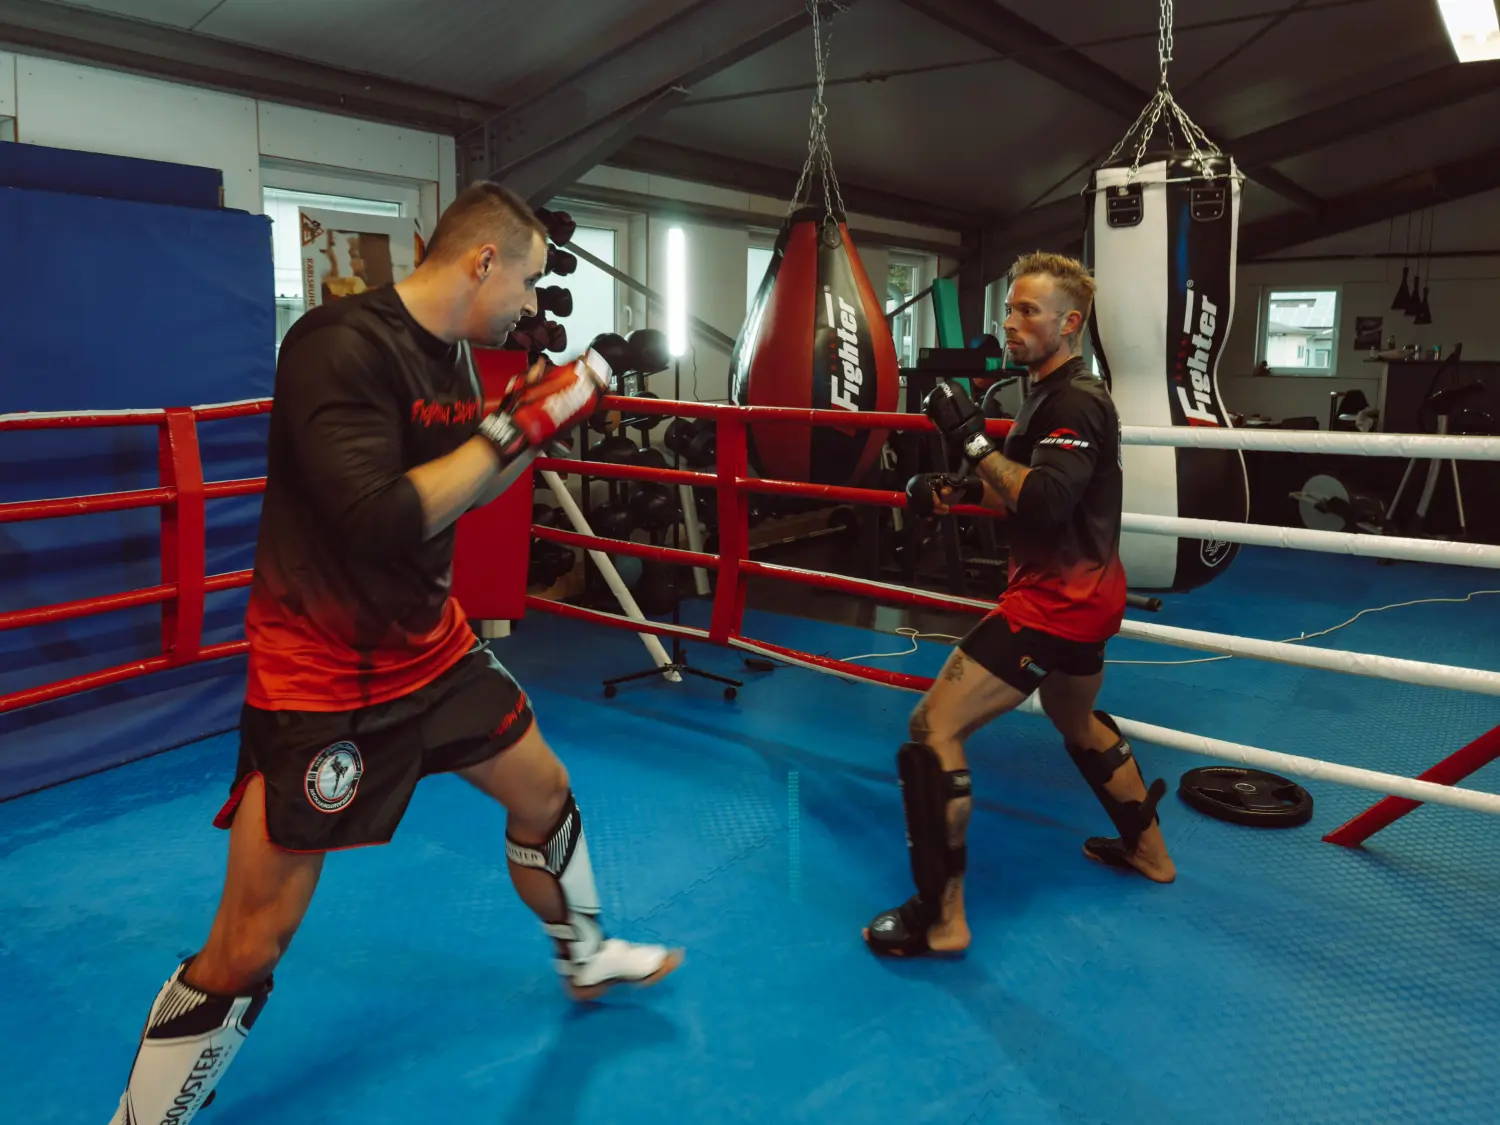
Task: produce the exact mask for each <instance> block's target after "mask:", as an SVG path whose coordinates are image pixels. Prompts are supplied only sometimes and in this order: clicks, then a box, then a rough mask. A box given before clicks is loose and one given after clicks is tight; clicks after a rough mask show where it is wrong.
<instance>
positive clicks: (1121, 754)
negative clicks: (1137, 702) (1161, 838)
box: [1066, 711, 1167, 858]
mask: <svg viewBox="0 0 1500 1125" xmlns="http://www.w3.org/2000/svg"><path fill="white" fill-rule="evenodd" d="M1094 717H1095V718H1096V719H1098V720H1099V721H1100V722H1101V723H1103V724H1104V725H1105V726H1107V727H1108V728H1109V729H1110V730H1112V731H1114V733H1115V734H1116V735H1117V736H1118V738H1119V741H1117V742H1116V743H1115V744H1114V745H1113V746H1111V747H1110V748H1109V749H1108V750H1103V751H1100V750H1086V749H1084V748H1083V747H1082V746H1078V745H1076V744H1074V743H1072V742H1068V743H1066V746H1067V748H1068V756H1069V757H1070V758H1072V759H1073V764H1074V765H1075V766H1077V767H1078V772H1079V773H1081V774H1083V779H1084V780H1085V781H1087V782H1088V783H1089V788H1090V789H1092V790H1093V791H1094V796H1095V797H1097V798H1098V799H1099V803H1100V804H1101V805H1103V806H1104V811H1105V812H1106V813H1108V814H1109V819H1110V820H1111V821H1113V822H1114V826H1115V828H1116V830H1118V831H1119V833H1120V842H1119V846H1120V848H1122V849H1123V851H1124V852H1125V853H1126V854H1133V853H1134V852H1135V849H1136V846H1137V845H1138V844H1139V843H1140V842H1141V833H1143V832H1145V831H1146V829H1148V828H1150V827H1151V825H1153V824H1154V823H1156V819H1157V817H1156V806H1157V804H1158V803H1159V802H1160V801H1161V799H1162V798H1163V797H1164V796H1166V793H1167V783H1166V782H1165V781H1164V780H1162V779H1161V778H1157V779H1156V780H1155V781H1153V782H1152V783H1151V786H1150V788H1149V789H1147V791H1146V799H1145V800H1144V801H1120V800H1116V799H1115V798H1114V797H1113V796H1111V795H1110V792H1109V790H1108V789H1107V788H1106V786H1107V785H1108V784H1109V782H1110V781H1111V780H1112V779H1113V778H1114V776H1115V774H1116V773H1117V772H1118V771H1119V770H1121V769H1123V768H1126V767H1133V768H1134V769H1135V770H1136V771H1137V773H1138V774H1139V771H1140V764H1139V763H1138V762H1136V760H1135V756H1134V755H1133V754H1132V753H1131V751H1130V743H1129V742H1127V741H1126V739H1125V736H1124V735H1122V734H1120V728H1119V727H1118V726H1117V725H1116V723H1115V721H1114V719H1112V718H1111V717H1110V716H1109V715H1107V714H1105V713H1104V712H1103V711H1095V712H1094ZM1140 777H1141V782H1142V784H1144V783H1145V780H1146V779H1145V775H1143V774H1141V775H1140ZM1096 843H1103V841H1096V840H1090V841H1089V845H1090V846H1091V847H1092V846H1093V845H1095V844H1096ZM1095 850H1099V849H1097V848H1096V849H1095ZM1101 858H1111V857H1102V856H1101Z"/></svg>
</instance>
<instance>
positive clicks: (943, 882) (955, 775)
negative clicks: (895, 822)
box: [896, 742, 973, 922]
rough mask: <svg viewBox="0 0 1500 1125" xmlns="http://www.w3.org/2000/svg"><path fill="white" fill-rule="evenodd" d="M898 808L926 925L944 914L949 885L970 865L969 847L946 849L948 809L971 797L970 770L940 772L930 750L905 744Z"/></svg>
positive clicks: (899, 764)
mask: <svg viewBox="0 0 1500 1125" xmlns="http://www.w3.org/2000/svg"><path fill="white" fill-rule="evenodd" d="M896 768H897V775H898V776H899V777H900V779H901V803H902V806H903V808H904V809H905V812H906V847H907V850H908V852H909V853H910V855H911V874H912V879H913V881H915V883H916V885H917V897H918V898H919V899H920V900H921V905H922V908H923V911H924V913H926V914H927V915H928V916H929V922H930V921H933V920H936V919H937V916H938V912H939V911H940V910H941V909H942V903H943V891H944V889H945V888H946V887H947V885H948V880H949V879H951V878H953V877H954V876H957V875H962V874H963V873H964V870H965V869H966V867H967V866H968V855H969V851H968V848H967V846H965V845H964V844H959V845H958V846H957V847H953V846H950V828H949V825H948V805H949V804H950V803H951V802H953V801H958V800H965V799H968V798H969V797H971V796H972V795H973V788H972V784H971V782H970V780H969V771H968V770H952V771H947V770H944V769H943V766H942V763H941V762H940V761H938V756H937V754H936V753H934V752H933V750H932V748H931V747H930V746H924V745H923V744H922V743H920V742H907V743H904V744H903V745H902V747H901V749H900V750H899V751H898V752H897V754H896Z"/></svg>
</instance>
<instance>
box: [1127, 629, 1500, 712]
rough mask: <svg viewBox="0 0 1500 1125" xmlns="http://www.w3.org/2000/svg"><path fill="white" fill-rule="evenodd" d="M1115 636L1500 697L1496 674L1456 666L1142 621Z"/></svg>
mask: <svg viewBox="0 0 1500 1125" xmlns="http://www.w3.org/2000/svg"><path fill="white" fill-rule="evenodd" d="M1120 636H1122V637H1134V638H1136V639H1138V640H1144V641H1160V642H1161V643H1162V644H1167V645H1175V646H1177V647H1178V648H1192V649H1198V650H1200V651H1204V652H1218V653H1223V654H1225V655H1226V656H1249V657H1252V658H1254V659H1256V660H1266V661H1270V662H1272V663H1275V664H1292V665H1296V666H1297V667H1300V668H1323V669H1326V670H1327V671H1330V672H1345V673H1347V674H1349V675H1351V676H1370V677H1372V678H1374V679H1379V680H1394V681H1396V682H1397V683H1403V684H1418V685H1421V686H1423V687H1441V688H1453V689H1455V690H1457V691H1472V692H1478V693H1479V694H1481V695H1500V672H1486V671H1482V670H1481V669H1478V668H1459V667H1455V666H1453V665H1450V664H1429V663H1427V662H1426V661H1423V660H1404V659H1402V658H1400V657H1396V656H1373V655H1371V654H1369V653H1364V652H1341V651H1338V650H1336V649H1326V648H1311V647H1306V646H1302V645H1294V644H1287V643H1286V642H1284V641H1261V640H1256V639H1254V638H1252V637H1236V636H1230V635H1226V634H1222V633H1204V632H1200V631H1199V630H1197V629H1178V628H1175V627H1174V626H1171V625H1156V624H1152V623H1150V622H1146V621H1126V622H1124V623H1123V624H1122V625H1121V626H1120ZM1112 663H1116V664H1118V663H1126V664H1128V663H1131V662H1130V661H1123V662H1122V661H1112ZM1145 663H1148V664H1149V663H1154V661H1146V662H1145Z"/></svg>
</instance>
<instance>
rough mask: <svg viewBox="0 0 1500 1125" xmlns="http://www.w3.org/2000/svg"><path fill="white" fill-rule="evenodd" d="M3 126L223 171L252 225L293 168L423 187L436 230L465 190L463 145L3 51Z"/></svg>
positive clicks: (61, 144) (230, 197) (41, 140)
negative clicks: (460, 161)
mask: <svg viewBox="0 0 1500 1125" xmlns="http://www.w3.org/2000/svg"><path fill="white" fill-rule="evenodd" d="M0 116H4V117H13V118H15V139H16V140H17V141H19V142H21V143H26V144H39V145H49V146H51V147H54V148H67V149H79V150H82V151H85V152H102V153H109V154H111V155H115V156H134V157H141V158H143V159H149V160H165V161H171V162H173V163H178V164H191V165H196V166H198V167H207V168H218V169H220V170H221V171H222V172H223V175H224V206H225V207H228V208H233V209H236V210H241V211H248V212H249V213H250V214H252V215H258V214H260V213H261V209H262V205H261V198H262V197H261V188H262V183H263V177H264V174H265V170H266V169H267V168H276V167H278V166H283V165H284V166H286V167H289V168H293V169H297V168H301V169H305V170H307V171H309V172H314V173H317V174H319V175H321V176H323V177H325V178H328V177H332V178H334V179H337V178H339V177H354V178H361V179H373V180H379V179H386V180H391V181H394V182H396V183H399V184H403V185H408V186H415V187H417V188H418V189H419V191H420V193H421V195H420V198H421V219H422V225H423V229H425V230H431V229H432V225H433V224H434V223H436V221H437V216H438V214H439V213H440V212H441V210H442V208H443V207H444V206H446V205H447V204H448V202H449V201H450V200H452V198H453V196H454V194H455V190H456V188H455V166H456V165H455V157H454V144H453V138H452V137H445V136H441V135H439V134H437V133H428V132H423V131H421V130H417V129H404V128H398V127H395V126H390V125H381V124H376V123H373V122H369V121H363V120H358V119H355V118H351V117H341V116H339V115H337V114H332V113H321V112H316V111H312V110H306V109H301V108H297V107H293V106H286V105H281V104H278V103H275V102H269V101H264V100H261V99H256V98H247V97H240V96H238V95H235V94H224V93H219V92H217V91H214V90H208V89H203V88H201V87H197V86H188V85H184V84H181V83H176V82H169V81H164V80H161V79H156V78H145V77H141V76H139V75H135V74H128V73H124V72H121V71H113V70H107V69H105V68H103V67H95V66H84V65H81V64H76V63H70V62H60V61H57V60H54V59H43V58H37V57H34V56H29V55H25V54H10V53H5V52H0Z"/></svg>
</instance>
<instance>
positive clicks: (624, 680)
mask: <svg viewBox="0 0 1500 1125" xmlns="http://www.w3.org/2000/svg"><path fill="white" fill-rule="evenodd" d="M672 367H673V376H672V384H673V389H672V398H673V399H674V400H675V401H678V402H681V401H682V365H681V363H674V364H673V365H672ZM672 467H673V468H674V469H680V468H682V456H681V454H679V453H677V452H676V451H675V450H674V451H673V453H672ZM689 510H690V509H688V508H686V507H679V509H678V519H677V521H676V522H675V523H673V524H672V546H673V547H674V548H675V547H677V546H678V531H679V529H680V528H681V527H682V524H683V521H684V520H685V519H686V518H687V513H688V511H689ZM672 593H673V595H674V596H673V598H672V624H673V625H679V626H680V625H681V624H682V598H681V596H680V594H679V591H678V589H677V584H676V583H675V582H674V583H673V586H672ZM685 675H686V676H697V677H698V678H699V679H700V680H713V681H714V682H715V683H720V684H725V685H727V686H726V687H725V688H724V698H725V699H729V700H732V699H734V698H735V696H736V695H738V694H739V690H738V689H740V688H742V687H744V686H745V685H744V684H743V683H742V682H741V681H739V680H732V679H730V678H729V677H728V676H718V675H715V674H714V673H712V672H704V671H700V670H699V669H697V668H690V667H688V662H687V653H685V652H684V651H683V649H682V637H681V635H679V634H673V636H672V659H671V661H670V662H669V663H667V664H663V665H661V666H660V667H657V668H648V669H647V670H646V671H644V672H631V673H630V674H629V675H626V676H614V677H612V678H611V679H608V680H605V681H604V698H605V699H613V698H614V697H615V696H616V695H617V694H618V692H619V688H620V685H621V684H628V683H631V682H633V681H635V680H644V679H647V678H649V677H651V676H666V677H667V678H668V679H669V680H672V681H673V682H674V683H676V682H680V681H681V678H682V677H683V676H685Z"/></svg>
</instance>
